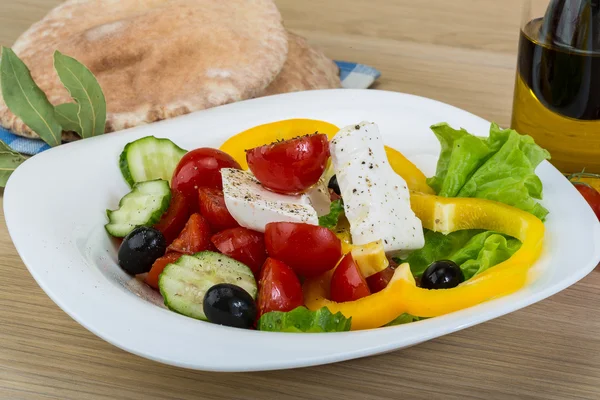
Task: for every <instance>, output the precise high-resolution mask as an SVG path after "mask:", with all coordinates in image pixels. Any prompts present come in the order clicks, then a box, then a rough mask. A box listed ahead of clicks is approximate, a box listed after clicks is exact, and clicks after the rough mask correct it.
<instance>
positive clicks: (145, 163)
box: [119, 136, 187, 187]
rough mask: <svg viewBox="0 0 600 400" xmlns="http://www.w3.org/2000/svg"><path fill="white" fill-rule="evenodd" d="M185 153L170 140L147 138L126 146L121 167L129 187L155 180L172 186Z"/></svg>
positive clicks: (122, 154)
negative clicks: (160, 180)
mask: <svg viewBox="0 0 600 400" xmlns="http://www.w3.org/2000/svg"><path fill="white" fill-rule="evenodd" d="M185 153H187V151H186V150H184V149H182V148H181V147H179V146H177V145H176V144H175V143H173V142H172V141H170V140H169V139H159V138H156V137H154V136H146V137H143V138H141V139H138V140H136V141H133V142H131V143H128V144H127V145H126V146H125V148H124V149H123V152H121V156H120V158H119V166H120V168H121V173H122V174H123V178H125V180H126V181H127V183H129V186H132V187H133V185H134V184H136V183H137V182H144V181H150V180H155V179H163V180H165V181H168V182H169V184H170V183H171V178H172V177H173V171H175V168H176V167H177V164H178V163H179V161H180V160H181V158H182V157H183V156H184V155H185Z"/></svg>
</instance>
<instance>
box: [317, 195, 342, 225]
mask: <svg viewBox="0 0 600 400" xmlns="http://www.w3.org/2000/svg"><path fill="white" fill-rule="evenodd" d="M343 213H344V203H343V202H342V199H337V200H334V201H332V202H331V205H330V206H329V214H327V215H323V216H321V217H319V226H323V227H325V228H329V229H333V228H335V227H336V225H337V224H338V220H339V219H340V216H341V215H342V214H343Z"/></svg>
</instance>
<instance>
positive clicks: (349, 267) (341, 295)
mask: <svg viewBox="0 0 600 400" xmlns="http://www.w3.org/2000/svg"><path fill="white" fill-rule="evenodd" d="M370 294H371V291H370V290H369V286H368V285H367V281H365V278H364V277H363V276H362V274H361V273H360V269H358V265H356V263H355V262H354V259H353V258H352V253H348V254H346V255H345V256H344V258H342V261H340V265H338V266H337V268H336V269H335V271H334V272H333V275H332V277H331V289H330V292H329V297H330V298H331V300H333V301H335V302H337V303H343V302H344V301H354V300H358V299H360V298H363V297H366V296H368V295H370Z"/></svg>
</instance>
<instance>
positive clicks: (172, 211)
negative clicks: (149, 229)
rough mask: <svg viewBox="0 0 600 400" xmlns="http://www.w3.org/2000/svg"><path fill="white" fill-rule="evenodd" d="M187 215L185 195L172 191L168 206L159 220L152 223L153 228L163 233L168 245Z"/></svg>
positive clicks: (177, 233)
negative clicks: (154, 223)
mask: <svg viewBox="0 0 600 400" xmlns="http://www.w3.org/2000/svg"><path fill="white" fill-rule="evenodd" d="M189 216H190V214H189V206H188V203H187V200H186V198H185V196H184V195H183V194H181V193H179V192H175V191H174V192H172V196H171V204H169V208H168V209H167V211H166V212H165V213H164V214H163V216H162V217H161V218H160V221H158V223H157V224H156V225H154V228H156V229H158V230H159V231H160V232H161V233H162V234H163V236H164V237H165V240H166V241H167V245H169V244H171V243H172V242H173V240H175V238H177V235H179V232H181V230H182V229H183V227H184V226H185V223H186V222H187V220H188V218H189Z"/></svg>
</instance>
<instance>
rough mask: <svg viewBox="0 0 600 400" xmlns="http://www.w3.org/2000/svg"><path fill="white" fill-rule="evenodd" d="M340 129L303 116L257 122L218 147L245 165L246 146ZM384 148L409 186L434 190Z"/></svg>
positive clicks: (399, 156)
mask: <svg viewBox="0 0 600 400" xmlns="http://www.w3.org/2000/svg"><path fill="white" fill-rule="evenodd" d="M339 130H340V128H338V127H337V126H335V125H333V124H331V123H329V122H326V121H320V120H316V119H303V118H295V119H286V120H281V121H276V122H271V123H267V124H262V125H258V126H255V127H253V128H250V129H247V130H245V131H243V132H241V133H238V134H237V135H235V136H232V137H231V138H229V139H228V140H227V141H226V142H225V143H223V144H222V145H221V147H220V148H219V150H221V151H224V152H225V153H227V154H229V155H230V156H231V157H233V158H234V159H235V160H236V161H237V162H238V163H239V164H240V166H241V167H242V169H248V163H247V161H246V150H248V149H253V148H255V147H259V146H263V145H265V144H269V143H273V142H275V141H277V140H287V139H292V138H295V137H297V136H302V135H307V134H310V133H315V132H319V133H324V134H326V135H327V138H328V139H330V140H331V138H333V137H334V136H335V135H336V133H338V132H339ZM385 152H386V154H387V157H388V161H389V163H390V165H391V167H392V169H393V170H394V171H396V173H397V174H398V175H400V176H401V177H402V178H403V179H404V180H405V181H406V184H407V186H408V188H409V189H410V190H414V191H418V192H422V193H428V194H434V191H433V189H431V188H430V187H429V186H428V185H427V182H426V177H425V175H424V174H423V172H421V170H420V169H418V168H417V167H416V165H414V164H413V163H412V162H410V161H409V160H408V159H407V158H406V157H404V156H403V155H402V153H400V152H399V151H397V150H394V149H392V148H391V147H388V146H386V147H385Z"/></svg>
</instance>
